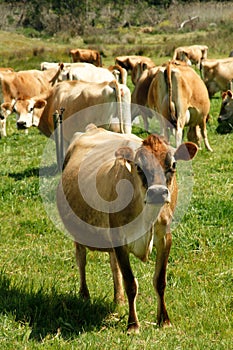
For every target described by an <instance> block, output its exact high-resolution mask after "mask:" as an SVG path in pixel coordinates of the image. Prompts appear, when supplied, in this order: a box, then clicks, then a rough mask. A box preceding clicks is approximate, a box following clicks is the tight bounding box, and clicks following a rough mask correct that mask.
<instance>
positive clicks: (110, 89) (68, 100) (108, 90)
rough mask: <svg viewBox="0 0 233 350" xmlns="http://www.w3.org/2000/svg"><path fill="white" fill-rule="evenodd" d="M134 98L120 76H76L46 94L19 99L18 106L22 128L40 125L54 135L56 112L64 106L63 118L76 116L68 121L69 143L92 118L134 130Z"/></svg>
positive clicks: (42, 130)
mask: <svg viewBox="0 0 233 350" xmlns="http://www.w3.org/2000/svg"><path fill="white" fill-rule="evenodd" d="M130 101H131V96H130V90H129V89H128V87H127V86H125V85H123V84H118V83H117V81H116V80H113V81H111V82H103V83H88V82H84V81H75V80H74V81H63V82H60V83H57V84H56V85H55V86H54V88H53V89H52V90H51V91H49V93H48V94H47V96H45V98H41V97H37V96H35V97H34V98H30V99H23V100H20V99H19V100H17V101H16V103H15V105H14V110H15V112H16V118H17V125H18V128H21V129H26V128H29V127H31V126H32V125H34V126H38V128H39V130H40V131H41V132H42V133H43V134H44V135H46V136H47V137H50V136H51V135H52V133H53V131H54V124H53V114H54V113H55V111H56V110H59V109H61V108H64V113H63V120H67V118H70V117H72V116H73V117H72V118H70V119H69V122H67V121H66V122H65V123H64V141H65V142H66V144H69V142H70V140H71V138H72V136H73V134H74V132H76V131H84V130H85V127H86V125H87V124H89V123H90V122H95V123H96V124H98V125H105V127H108V126H109V127H110V128H113V129H114V130H115V129H116V130H117V131H120V132H126V133H131V114H130ZM116 102H117V103H116ZM98 105H99V107H98ZM88 107H89V108H88ZM114 118H116V119H117V123H115V119H114ZM122 123H123V125H122Z"/></svg>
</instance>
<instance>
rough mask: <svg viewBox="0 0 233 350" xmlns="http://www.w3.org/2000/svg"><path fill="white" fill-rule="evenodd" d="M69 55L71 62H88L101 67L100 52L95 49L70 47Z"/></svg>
mask: <svg viewBox="0 0 233 350" xmlns="http://www.w3.org/2000/svg"><path fill="white" fill-rule="evenodd" d="M70 56H71V58H72V61H73V62H88V63H92V64H94V65H95V66H97V67H102V58H101V54H100V52H99V51H97V50H91V49H72V50H70Z"/></svg>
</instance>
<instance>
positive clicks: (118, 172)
mask: <svg viewBox="0 0 233 350" xmlns="http://www.w3.org/2000/svg"><path fill="white" fill-rule="evenodd" d="M196 152H197V146H196V145H195V144H193V143H185V144H182V145H181V146H180V147H179V148H178V149H177V150H175V149H174V148H172V147H170V146H169V145H168V144H167V143H166V142H165V141H164V139H163V138H161V137H159V136H157V135H150V136H149V137H148V138H147V139H145V140H142V139H140V138H138V137H137V136H135V135H133V134H131V135H125V134H116V133H112V132H110V131H106V130H104V129H101V128H96V127H95V126H94V125H92V126H89V127H88V128H87V131H86V133H83V134H81V135H80V134H79V135H78V136H77V137H76V138H75V139H74V141H73V142H72V143H71V144H70V146H69V148H68V151H67V154H66V157H65V161H64V167H63V173H62V178H61V181H60V183H59V185H58V188H57V206H58V211H59V214H60V216H61V218H62V221H63V223H64V225H65V227H66V229H67V230H68V231H69V232H70V234H71V236H72V238H73V239H74V242H75V247H76V259H77V264H78V267H79V272H80V295H81V296H82V297H83V298H89V297H90V294H89V290H88V287H87V283H86V275H85V265H86V247H87V248H89V249H91V250H100V251H107V252H109V254H110V265H111V269H112V274H113V281H114V301H115V302H117V303H121V302H123V301H124V291H123V286H122V277H123V281H124V287H125V291H126V294H127V298H128V306H129V317H128V327H127V329H128V333H130V332H136V333H138V332H139V320H138V317H137V312H136V298H137V294H138V282H137V279H136V278H135V277H134V274H133V271H132V269H131V265H130V260H129V254H130V253H132V254H134V255H135V256H136V257H137V258H139V259H141V260H142V261H146V260H147V258H148V256H149V254H150V253H151V250H152V246H153V245H155V247H156V250H157V257H156V267H155V272H154V277H153V285H154V288H155V292H156V294H157V298H158V306H157V322H158V325H160V326H162V325H169V324H170V319H169V316H168V313H167V310H166V305H165V300H164V292H165V287H166V268H167V262H168V256H169V252H170V247H171V242H172V237H171V232H170V225H171V221H172V218H173V213H174V210H175V207H176V202H177V193H178V188H177V187H178V186H177V182H176V175H175V171H176V161H179V160H189V159H192V158H193V157H194V156H195V154H196Z"/></svg>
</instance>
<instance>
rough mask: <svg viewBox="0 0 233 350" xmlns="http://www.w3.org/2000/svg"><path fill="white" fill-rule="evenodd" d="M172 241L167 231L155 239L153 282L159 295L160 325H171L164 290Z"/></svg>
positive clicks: (158, 320)
mask: <svg viewBox="0 0 233 350" xmlns="http://www.w3.org/2000/svg"><path fill="white" fill-rule="evenodd" d="M171 243H172V237H171V234H170V233H167V234H165V235H164V236H162V237H158V238H157V239H156V240H155V246H156V250H157V255H156V266H155V274H154V279H153V284H154V288H155V291H156V293H157V297H158V298H157V299H158V307H157V322H158V325H159V326H161V325H162V324H163V325H170V320H169V317H168V313H167V309H166V304H165V300H164V292H165V288H166V270H167V262H168V256H169V252H170V248H171Z"/></svg>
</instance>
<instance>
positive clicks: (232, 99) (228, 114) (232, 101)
mask: <svg viewBox="0 0 233 350" xmlns="http://www.w3.org/2000/svg"><path fill="white" fill-rule="evenodd" d="M218 123H219V125H218V127H217V132H219V133H220V134H227V133H230V132H232V131H233V93H232V91H231V90H228V91H227V92H224V93H223V94H222V105H221V109H220V113H219V117H218Z"/></svg>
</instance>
